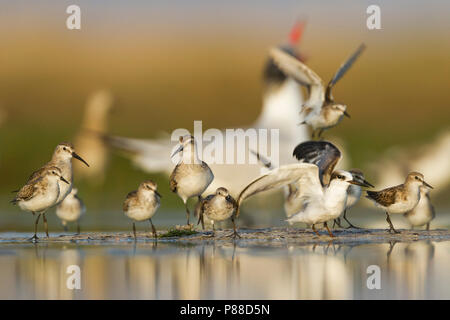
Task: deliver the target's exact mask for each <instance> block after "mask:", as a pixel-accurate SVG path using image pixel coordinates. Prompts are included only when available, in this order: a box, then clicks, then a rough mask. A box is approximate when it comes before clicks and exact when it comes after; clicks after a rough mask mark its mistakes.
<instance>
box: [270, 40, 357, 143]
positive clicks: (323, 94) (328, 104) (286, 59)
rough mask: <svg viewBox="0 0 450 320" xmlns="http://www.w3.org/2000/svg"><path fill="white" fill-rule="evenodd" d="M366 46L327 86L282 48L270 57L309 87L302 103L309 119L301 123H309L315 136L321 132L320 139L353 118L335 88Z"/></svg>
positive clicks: (273, 50) (345, 64) (339, 70)
mask: <svg viewBox="0 0 450 320" xmlns="http://www.w3.org/2000/svg"><path fill="white" fill-rule="evenodd" d="M364 49H365V45H364V44H362V45H360V46H359V47H358V49H357V50H356V51H355V52H354V53H353V54H352V55H351V56H350V57H349V58H348V59H347V61H345V62H344V63H343V64H342V65H341V66H340V68H339V69H338V71H337V72H336V73H335V75H334V76H333V78H332V79H331V80H330V82H328V85H327V87H326V89H325V86H324V84H323V81H322V79H321V78H320V77H319V76H318V75H317V74H316V73H315V72H314V71H313V70H311V69H310V68H309V67H307V66H306V65H305V64H303V63H302V62H301V61H300V60H298V59H296V58H294V57H293V56H291V55H289V54H286V52H283V51H282V50H280V49H279V48H273V49H271V51H270V56H271V57H272V59H273V60H274V61H275V63H276V65H277V66H278V67H279V68H280V69H281V70H283V72H284V73H286V74H287V75H289V76H290V77H292V78H293V79H295V80H296V81H298V82H299V83H300V84H302V85H304V86H306V87H307V88H308V90H309V97H308V99H307V100H306V102H305V103H304V104H303V105H302V114H304V115H305V120H304V121H303V122H301V124H308V125H310V126H311V127H312V129H313V134H312V137H313V138H314V137H315V135H316V132H317V131H318V137H319V138H320V137H321V136H322V133H323V131H324V130H327V129H329V128H332V127H334V126H336V125H337V124H338V123H339V122H340V121H341V120H342V118H343V117H344V116H347V117H350V115H349V114H348V113H347V105H345V104H343V103H339V102H335V101H334V98H333V95H332V94H331V90H332V89H333V87H334V85H335V84H336V83H337V82H338V81H339V79H341V78H342V77H343V76H344V74H345V73H346V72H347V71H348V69H349V68H350V67H351V66H352V65H353V63H354V62H355V61H356V59H357V58H358V57H359V55H360V54H361V53H362V52H363V51H364Z"/></svg>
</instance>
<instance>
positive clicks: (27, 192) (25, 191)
mask: <svg viewBox="0 0 450 320" xmlns="http://www.w3.org/2000/svg"><path fill="white" fill-rule="evenodd" d="M38 180H40V178H38V179H37V180H36V182H37V181H38ZM35 190H36V183H28V184H26V185H24V186H23V187H22V188H21V189H20V190H19V192H17V194H16V196H15V198H14V199H13V200H12V201H11V202H12V203H17V202H18V201H19V200H25V201H27V200H30V199H32V198H33V197H34V196H35V194H36V193H35Z"/></svg>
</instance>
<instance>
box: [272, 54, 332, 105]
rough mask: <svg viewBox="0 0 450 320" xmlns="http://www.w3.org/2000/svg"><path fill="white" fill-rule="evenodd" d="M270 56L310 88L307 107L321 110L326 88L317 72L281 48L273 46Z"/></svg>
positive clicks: (287, 72) (299, 81)
mask: <svg viewBox="0 0 450 320" xmlns="http://www.w3.org/2000/svg"><path fill="white" fill-rule="evenodd" d="M270 56H271V58H272V59H273V61H274V63H275V64H276V65H277V66H278V68H280V70H281V71H283V72H284V73H286V74H287V75H288V76H290V77H292V78H293V79H294V80H296V81H297V82H298V83H300V84H301V85H303V86H306V87H307V88H308V89H309V97H308V100H307V101H306V102H305V104H304V106H305V108H307V109H316V110H317V111H320V108H322V105H323V102H324V100H325V89H324V86H323V82H322V79H320V77H319V76H318V75H317V73H315V72H314V71H313V70H311V69H310V68H308V67H307V66H306V65H305V64H303V63H302V62H301V61H300V60H298V59H296V58H295V57H293V56H291V55H289V54H288V53H286V52H284V51H283V50H281V49H279V48H272V49H271V50H270Z"/></svg>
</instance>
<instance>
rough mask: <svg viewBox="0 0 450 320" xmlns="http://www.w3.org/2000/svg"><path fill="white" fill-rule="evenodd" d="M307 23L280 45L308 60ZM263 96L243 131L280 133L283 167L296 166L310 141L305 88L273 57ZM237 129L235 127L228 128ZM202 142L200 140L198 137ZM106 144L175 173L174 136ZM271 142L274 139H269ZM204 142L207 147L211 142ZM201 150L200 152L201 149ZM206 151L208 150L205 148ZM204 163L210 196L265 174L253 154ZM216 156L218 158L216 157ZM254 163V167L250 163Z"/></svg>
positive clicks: (111, 139)
mask: <svg viewBox="0 0 450 320" xmlns="http://www.w3.org/2000/svg"><path fill="white" fill-rule="evenodd" d="M304 28H305V23H304V22H301V21H300V22H297V23H296V24H295V26H294V27H293V28H292V31H290V34H289V37H288V39H287V41H286V43H284V44H282V45H280V47H279V48H280V50H282V51H283V52H286V54H289V55H291V56H292V57H295V58H296V59H300V60H301V61H304V60H305V58H304V55H303V54H302V53H301V51H300V50H299V49H298V45H299V42H300V41H301V38H302V34H303V32H304ZM262 76H263V84H264V86H263V97H262V108H261V111H260V113H259V115H258V117H257V118H255V121H254V122H252V123H248V124H246V125H245V124H244V125H243V126H242V127H240V128H241V129H243V130H247V129H249V128H250V129H255V130H256V131H258V130H261V129H262V130H267V131H268V132H270V130H271V129H274V130H278V132H279V145H278V146H276V148H277V150H279V164H288V163H292V162H293V159H292V155H291V153H292V149H293V148H294V147H295V146H296V144H297V143H298V142H299V140H300V141H305V140H309V139H310V135H309V132H308V131H309V130H308V128H307V127H305V126H298V123H299V122H302V121H304V120H305V119H304V117H303V115H302V114H299V112H298V107H299V105H301V104H303V102H304V99H303V94H302V90H301V86H300V85H299V84H298V83H297V82H296V81H295V80H294V79H292V78H290V77H288V76H286V74H285V73H283V72H282V71H281V70H280V69H279V68H278V67H277V66H276V65H275V63H274V62H273V59H272V58H271V57H268V59H267V61H266V63H265V64H264V66H263V72H262ZM227 129H229V130H233V128H227ZM220 132H221V134H222V136H223V137H225V136H226V130H225V129H222V130H220ZM196 138H197V139H198V137H197V136H196ZM104 139H105V141H106V143H107V144H108V145H109V146H110V147H112V148H114V149H116V150H119V151H123V152H121V153H120V154H121V155H123V156H125V157H128V158H130V159H131V160H132V161H133V163H134V164H135V165H136V166H137V167H139V168H141V169H142V170H144V171H146V172H160V171H163V172H166V173H167V174H168V175H169V174H170V173H171V172H172V169H173V163H172V161H170V155H171V154H172V152H173V148H174V142H173V141H171V139H170V135H169V134H168V133H167V134H166V135H165V137H162V138H154V139H134V138H128V137H120V136H112V135H108V136H105V137H104ZM268 140H270V139H268ZM197 142H198V143H199V144H200V143H201V142H202V145H203V146H204V145H205V144H206V143H207V141H206V140H204V141H197ZM270 143H271V141H269V142H268V145H267V150H268V151H267V152H266V153H264V154H263V156H266V157H269V150H270V149H271V145H270ZM223 145H224V150H223V151H222V152H216V153H215V154H226V152H225V151H227V150H225V148H228V146H227V145H226V143H224V144H223ZM199 150H200V149H199ZM203 151H205V148H203ZM233 151H234V154H237V153H238V152H243V151H242V150H237V148H236V150H233ZM199 156H200V157H202V159H203V160H205V161H207V162H208V165H209V166H210V167H211V169H212V171H213V172H214V175H215V178H214V181H213V182H212V183H211V185H210V186H209V187H208V190H207V192H208V193H214V192H215V190H216V189H217V188H218V187H221V186H227V189H228V191H229V192H230V193H231V194H233V195H237V194H238V193H239V191H240V190H242V188H243V187H245V186H246V185H247V183H248V181H251V180H252V179H254V178H256V177H258V176H259V175H260V173H261V170H260V167H259V165H258V164H257V161H256V159H252V158H251V157H253V155H251V154H250V155H249V157H248V159H247V160H248V161H246V162H245V163H242V164H239V165H230V164H223V161H220V160H219V161H215V160H217V159H208V160H206V158H205V157H206V156H210V154H208V153H204V154H199ZM214 156H215V155H214ZM250 160H252V161H253V160H254V161H253V162H254V164H253V163H251V162H250Z"/></svg>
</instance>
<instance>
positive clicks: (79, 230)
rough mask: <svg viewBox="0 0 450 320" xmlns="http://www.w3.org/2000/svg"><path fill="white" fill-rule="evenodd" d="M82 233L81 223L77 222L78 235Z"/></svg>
mask: <svg viewBox="0 0 450 320" xmlns="http://www.w3.org/2000/svg"><path fill="white" fill-rule="evenodd" d="M80 233H81V228H80V223H79V222H78V221H77V234H80Z"/></svg>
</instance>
